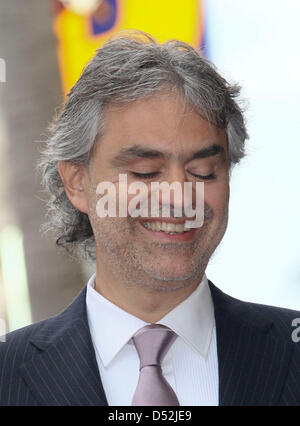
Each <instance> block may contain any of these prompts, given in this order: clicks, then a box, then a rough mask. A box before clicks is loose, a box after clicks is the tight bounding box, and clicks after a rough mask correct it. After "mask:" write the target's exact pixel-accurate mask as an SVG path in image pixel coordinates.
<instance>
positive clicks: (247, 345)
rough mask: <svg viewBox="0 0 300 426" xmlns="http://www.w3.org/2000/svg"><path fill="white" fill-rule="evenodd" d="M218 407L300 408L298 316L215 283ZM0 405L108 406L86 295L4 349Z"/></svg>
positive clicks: (17, 334)
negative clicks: (294, 334) (294, 335)
mask: <svg viewBox="0 0 300 426" xmlns="http://www.w3.org/2000/svg"><path fill="white" fill-rule="evenodd" d="M209 284H210V289H211V293H212V297H213V302H214V309H215V318H216V329H217V347H218V361H219V400H220V405H300V343H293V342H292V339H291V333H292V327H291V321H292V319H294V318H300V312H296V311H291V310H287V309H281V308H274V307H270V306H263V305H257V304H252V303H246V302H242V301H239V300H237V299H234V298H232V297H230V296H227V295H225V294H224V293H222V292H221V291H220V290H218V289H217V288H216V287H215V286H214V285H213V284H212V283H209ZM0 405H2V406H3V405H25V406H26V405H27V406H29V405H73V406H75V405H107V401H106V397H105V394H104V391H103V387H102V383H101V379H100V376H99V372H98V367H97V362H96V358H95V352H94V348H93V345H92V342H91V337H90V332H89V328H88V322H87V314H86V288H84V289H83V290H82V291H81V293H80V294H79V295H78V297H77V298H76V299H75V300H74V302H73V303H72V304H71V305H70V306H69V307H68V308H66V310H65V311H63V312H62V313H61V314H59V315H57V316H55V317H52V318H49V319H47V320H44V321H41V322H39V323H36V324H33V325H31V326H28V327H25V328H23V329H20V330H17V331H14V332H12V333H9V334H8V335H7V339H6V343H0Z"/></svg>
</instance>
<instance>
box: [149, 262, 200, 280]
mask: <svg viewBox="0 0 300 426" xmlns="http://www.w3.org/2000/svg"><path fill="white" fill-rule="evenodd" d="M143 269H144V272H145V273H146V274H147V275H148V276H149V277H151V278H152V279H155V280H159V281H162V282H178V281H188V280H190V279H191V278H193V277H195V272H196V271H195V269H193V268H191V264H185V265H182V266H180V265H178V264H177V265H174V264H172V265H168V266H165V267H162V265H160V268H157V267H150V268H149V267H148V268H147V267H145V266H144V268H143ZM187 285H188V283H187Z"/></svg>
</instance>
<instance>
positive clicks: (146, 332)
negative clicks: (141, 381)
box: [133, 324, 177, 369]
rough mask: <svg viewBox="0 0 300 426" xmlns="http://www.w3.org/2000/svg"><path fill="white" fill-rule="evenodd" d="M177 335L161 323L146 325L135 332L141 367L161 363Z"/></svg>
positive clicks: (135, 342) (134, 339) (134, 340)
mask: <svg viewBox="0 0 300 426" xmlns="http://www.w3.org/2000/svg"><path fill="white" fill-rule="evenodd" d="M176 337H177V335H176V334H175V333H174V332H173V331H172V330H171V329H170V328H168V327H165V326H164V325H159V324H151V325H146V326H145V327H143V328H141V329H140V330H139V331H137V332H136V333H135V335H134V336H133V342H134V344H135V347H136V350H137V352H138V355H139V358H140V369H142V368H143V367H145V366H146V365H161V362H162V360H163V359H164V356H165V355H166V353H167V352H168V350H169V348H170V346H171V345H172V343H173V342H174V340H175V339H176Z"/></svg>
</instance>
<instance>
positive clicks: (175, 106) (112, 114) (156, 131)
mask: <svg viewBox="0 0 300 426" xmlns="http://www.w3.org/2000/svg"><path fill="white" fill-rule="evenodd" d="M212 144H219V145H221V146H222V147H223V148H224V149H225V150H226V148H227V140H226V133H225V130H224V129H218V128H216V127H215V126H214V125H213V124H212V123H209V122H208V121H207V120H205V119H204V118H203V117H202V116H201V115H200V114H199V113H198V112H196V111H195V109H193V108H192V107H191V106H190V105H188V104H186V103H185V102H184V101H183V100H182V98H181V97H180V96H179V95H178V94H167V93H163V94H157V95H154V96H151V97H148V98H143V99H140V100H137V101H134V102H131V103H128V104H125V105H122V106H121V107H115V106H110V107H108V108H107V110H106V113H105V125H104V134H103V136H102V137H101V138H100V140H99V151H101V153H102V155H109V154H111V155H115V154H117V153H118V152H119V151H120V150H124V149H126V148H130V147H131V146H134V145H139V146H144V147H145V148H152V149H155V150H158V151H161V152H163V153H165V154H166V155H168V156H170V155H174V156H182V155H184V154H185V153H186V154H187V153H189V152H191V151H195V150H197V149H201V148H205V147H207V146H209V145H212ZM97 150H98V149H97Z"/></svg>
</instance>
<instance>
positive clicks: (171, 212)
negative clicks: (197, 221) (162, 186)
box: [128, 202, 214, 221]
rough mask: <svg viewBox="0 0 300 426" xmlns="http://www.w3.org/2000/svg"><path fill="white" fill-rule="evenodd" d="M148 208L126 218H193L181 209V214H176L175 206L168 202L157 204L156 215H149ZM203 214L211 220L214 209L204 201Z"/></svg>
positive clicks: (205, 219) (206, 218) (132, 219)
mask: <svg viewBox="0 0 300 426" xmlns="http://www.w3.org/2000/svg"><path fill="white" fill-rule="evenodd" d="M137 208H139V206H137ZM192 208H193V209H195V206H192ZM148 210H149V211H148V212H143V215H142V216H138V217H131V216H128V219H129V220H130V221H134V220H135V219H140V218H141V217H144V218H151V217H155V218H157V219H159V218H162V219H163V218H169V219H185V220H193V218H194V217H195V216H193V217H190V216H189V217H187V216H185V214H184V211H183V209H182V214H181V215H180V216H178V215H176V207H174V206H172V205H168V204H161V205H160V206H159V209H158V211H157V213H158V215H156V216H151V209H148ZM165 212H168V215H167V216H166V215H165V214H164V213H165ZM145 213H146V214H145ZM203 215H204V216H203V217H204V221H207V220H211V219H212V218H213V217H214V211H213V209H212V208H211V207H210V206H209V205H208V204H207V203H205V202H204V212H203Z"/></svg>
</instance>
